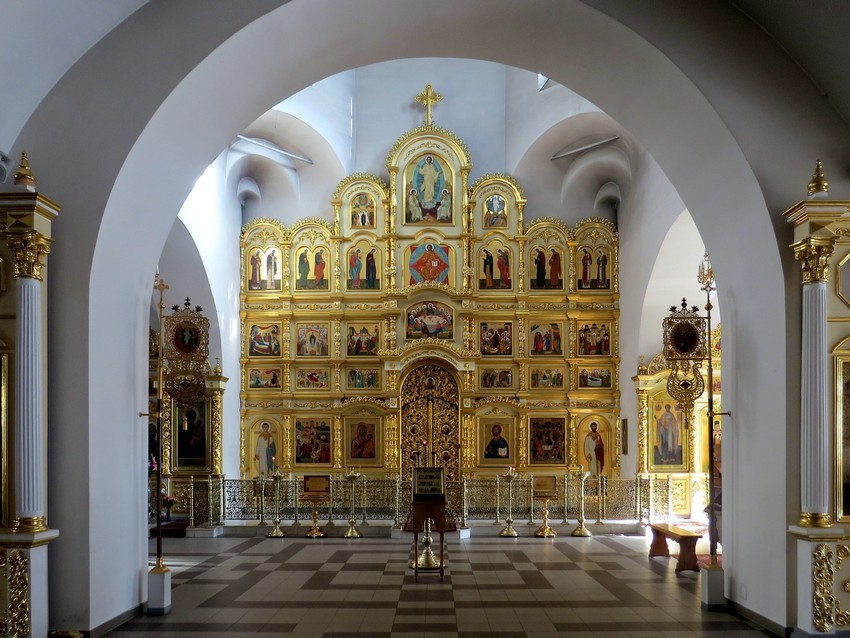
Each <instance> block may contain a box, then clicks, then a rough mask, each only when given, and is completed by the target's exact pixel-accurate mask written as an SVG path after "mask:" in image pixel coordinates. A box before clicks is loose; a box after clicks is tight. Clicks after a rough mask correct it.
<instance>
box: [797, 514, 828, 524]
mask: <svg viewBox="0 0 850 638" xmlns="http://www.w3.org/2000/svg"><path fill="white" fill-rule="evenodd" d="M797 525H799V526H800V527H832V517H831V516H830V515H829V514H826V513H824V512H801V513H800V519H799V520H798V521H797Z"/></svg>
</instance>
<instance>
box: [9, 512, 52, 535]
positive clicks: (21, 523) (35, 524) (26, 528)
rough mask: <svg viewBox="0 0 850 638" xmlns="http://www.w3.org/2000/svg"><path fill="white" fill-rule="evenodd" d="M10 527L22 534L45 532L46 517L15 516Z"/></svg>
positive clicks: (46, 528)
mask: <svg viewBox="0 0 850 638" xmlns="http://www.w3.org/2000/svg"><path fill="white" fill-rule="evenodd" d="M12 527H13V528H14V530H15V531H16V532H20V533H23V534H35V533H36V532H46V531H47V530H48V529H49V528H48V527H47V519H46V518H45V517H44V516H22V517H20V518H16V519H15V521H14V523H13V525H12Z"/></svg>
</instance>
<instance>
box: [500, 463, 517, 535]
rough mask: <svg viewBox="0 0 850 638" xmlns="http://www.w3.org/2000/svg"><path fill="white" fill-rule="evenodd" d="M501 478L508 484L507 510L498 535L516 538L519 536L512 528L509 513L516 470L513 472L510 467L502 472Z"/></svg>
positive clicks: (511, 505) (512, 520)
mask: <svg viewBox="0 0 850 638" xmlns="http://www.w3.org/2000/svg"><path fill="white" fill-rule="evenodd" d="M502 478H503V479H505V481H506V482H507V484H508V511H507V513H506V515H505V526H504V527H503V528H502V531H500V532H499V536H507V537H510V538H516V537H517V536H519V533H517V531H516V530H515V529H514V526H513V522H514V519H513V517H512V515H511V509H512V508H513V494H514V493H513V482H514V479H515V478H516V472H514V468H513V467H511V468H510V469H509V470H508V471H507V472H506V473H505V474H502Z"/></svg>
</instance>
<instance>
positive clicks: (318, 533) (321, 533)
mask: <svg viewBox="0 0 850 638" xmlns="http://www.w3.org/2000/svg"><path fill="white" fill-rule="evenodd" d="M311 504H312V505H313V527H311V528H310V529H309V530H307V534H306V536H307V538H324V537H325V536H327V534H326V533H325V530H323V529H322V528H321V527H319V505H318V503H317V502H316V501H311Z"/></svg>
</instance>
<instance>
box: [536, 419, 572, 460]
mask: <svg viewBox="0 0 850 638" xmlns="http://www.w3.org/2000/svg"><path fill="white" fill-rule="evenodd" d="M566 427H567V422H566V419H564V418H559V417H531V418H529V420H528V442H529V450H528V463H529V465H563V464H564V463H566V458H567V457H566V445H565V440H566Z"/></svg>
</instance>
